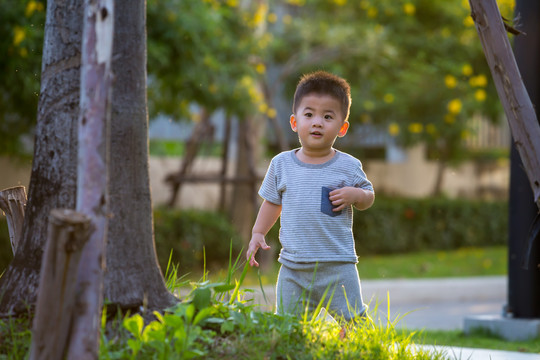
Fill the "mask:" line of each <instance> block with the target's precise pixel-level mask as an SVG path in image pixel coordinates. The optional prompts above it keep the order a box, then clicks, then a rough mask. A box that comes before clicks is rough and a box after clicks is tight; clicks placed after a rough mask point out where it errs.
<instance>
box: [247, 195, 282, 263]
mask: <svg viewBox="0 0 540 360" xmlns="http://www.w3.org/2000/svg"><path fill="white" fill-rule="evenodd" d="M280 214H281V205H276V204H273V203H271V202H269V201H266V200H265V201H264V202H263V203H262V205H261V208H260V209H259V214H258V215H257V220H255V225H253V230H252V232H251V240H250V242H249V246H248V249H247V253H246V258H247V261H249V265H251V266H259V263H258V262H257V261H255V254H256V253H257V250H259V248H262V249H263V250H268V249H270V246H268V245H267V244H266V241H265V240H264V237H265V236H266V234H267V233H268V231H270V229H271V228H272V226H274V224H275V223H276V221H277V219H278V218H279V215H280Z"/></svg>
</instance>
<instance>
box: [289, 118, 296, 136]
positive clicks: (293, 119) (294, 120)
mask: <svg viewBox="0 0 540 360" xmlns="http://www.w3.org/2000/svg"><path fill="white" fill-rule="evenodd" d="M289 122H290V124H291V129H292V131H294V132H296V117H295V116H294V114H292V115H291V118H290V121H289Z"/></svg>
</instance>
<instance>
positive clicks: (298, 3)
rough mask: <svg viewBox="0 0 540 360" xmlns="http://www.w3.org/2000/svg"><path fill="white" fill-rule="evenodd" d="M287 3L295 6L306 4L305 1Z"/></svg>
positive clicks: (289, 1) (288, 0) (291, 0)
mask: <svg viewBox="0 0 540 360" xmlns="http://www.w3.org/2000/svg"><path fill="white" fill-rule="evenodd" d="M287 2H288V3H289V4H291V5H295V6H304V4H305V3H306V0H287Z"/></svg>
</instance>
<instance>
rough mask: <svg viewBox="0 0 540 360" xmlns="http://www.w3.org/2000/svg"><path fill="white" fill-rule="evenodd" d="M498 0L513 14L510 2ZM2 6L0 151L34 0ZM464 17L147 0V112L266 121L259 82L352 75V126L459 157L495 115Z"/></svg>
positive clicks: (268, 107) (28, 71)
mask: <svg viewBox="0 0 540 360" xmlns="http://www.w3.org/2000/svg"><path fill="white" fill-rule="evenodd" d="M4 2H6V0H0V4H2V3H4ZM498 3H499V5H500V7H501V12H502V14H503V15H505V16H506V17H507V18H511V17H512V11H513V6H514V1H513V0H499V1H498ZM4 5H5V6H2V8H3V9H4V10H3V11H2V13H1V14H0V22H1V24H2V25H0V29H1V30H0V31H1V32H2V39H3V40H2V41H0V49H1V51H2V53H3V54H6V55H7V56H2V57H1V59H0V70H1V72H2V74H3V81H2V82H1V84H0V93H1V96H0V117H1V120H2V121H1V122H0V124H1V125H0V137H1V139H2V141H1V142H0V144H1V145H0V152H1V153H13V152H18V151H20V150H21V149H22V148H21V135H28V134H30V135H31V131H32V126H33V124H34V123H35V109H36V104H37V96H38V89H39V75H38V74H39V72H40V59H41V48H42V41H43V21H44V11H43V10H44V2H43V1H39V0H38V1H36V0H30V1H26V2H18V3H17V4H11V3H10V4H9V6H8V4H7V3H6V4H4ZM469 15H470V10H469V5H468V1H467V0H462V1H460V2H448V1H444V0H430V1H428V0H400V1H390V0H377V1H375V0H360V1H350V0H265V1H263V0H258V1H240V0H203V1H182V0H150V1H149V2H148V14H147V16H148V74H149V75H148V76H149V81H148V85H149V88H148V95H149V107H150V116H151V118H152V117H155V116H157V115H158V114H166V115H169V116H171V117H172V118H173V119H193V118H194V116H193V114H191V113H190V105H192V104H198V105H200V106H201V107H204V108H206V109H207V110H209V111H210V112H212V111H214V110H216V109H224V110H225V111H226V112H227V113H229V114H233V115H236V116H238V117H240V118H242V117H244V116H245V115H246V114H250V113H252V112H259V113H260V114H263V115H264V116H267V117H270V118H272V117H274V116H276V110H275V108H274V104H272V103H270V102H271V101H272V99H271V98H268V96H267V97H266V98H265V96H264V94H263V91H262V90H261V87H260V81H266V80H271V81H270V82H276V81H279V82H283V83H284V84H285V94H281V95H284V97H285V99H289V98H290V97H291V96H292V91H293V89H294V86H295V84H296V81H297V79H298V77H299V76H300V75H301V74H302V73H304V72H306V71H310V70H314V69H321V68H322V69H326V70H329V71H333V72H336V73H337V74H339V75H341V76H344V77H345V78H347V79H348V80H349V82H350V83H351V85H352V94H353V104H354V106H353V107H352V114H351V120H352V122H353V125H354V124H374V125H377V126H379V127H381V128H384V129H385V130H386V131H387V132H388V133H389V134H390V135H391V136H393V137H395V139H396V141H397V142H398V143H399V144H401V145H404V146H408V145H412V144H415V143H418V142H424V143H426V144H428V146H429V149H430V150H431V152H432V154H433V156H434V157H435V158H437V159H438V160H440V161H442V162H449V161H453V160H459V159H460V157H461V156H462V154H463V151H464V147H463V146H462V145H463V139H464V138H466V137H467V136H469V135H470V134H471V133H472V132H473V131H474V129H471V127H470V122H469V120H470V119H471V117H473V116H476V115H482V116H485V117H486V118H488V119H491V120H493V121H497V120H498V118H499V117H500V113H501V109H500V106H499V103H498V100H497V97H496V94H495V92H494V87H493V85H492V83H491V80H490V77H489V72H488V69H487V65H486V63H485V60H484V56H483V53H482V50H481V47H480V43H479V41H477V37H476V33H475V29H474V23H473V21H472V19H471V18H470V16H469ZM261 24H263V25H264V26H261ZM269 67H277V68H278V69H279V72H278V73H277V77H276V78H275V79H266V77H270V76H272V77H274V75H275V74H272V75H268V73H267V71H266V70H267V69H268V68H269Z"/></svg>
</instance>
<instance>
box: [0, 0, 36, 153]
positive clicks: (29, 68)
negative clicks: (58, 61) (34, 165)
mask: <svg viewBox="0 0 540 360" xmlns="http://www.w3.org/2000/svg"><path fill="white" fill-rule="evenodd" d="M0 8H1V9H2V11H0V39H1V40H0V54H2V55H1V56H0V72H1V73H2V81H1V82H0V155H1V154H21V155H22V154H24V151H25V149H24V148H23V146H22V143H21V142H20V138H19V137H20V136H21V135H23V134H29V133H30V132H31V129H32V128H33V126H34V124H35V118H36V110H37V102H38V94H39V80H40V74H41V48H42V44H43V26H44V23H45V1H41V0H30V1H15V2H13V1H9V0H0Z"/></svg>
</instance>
